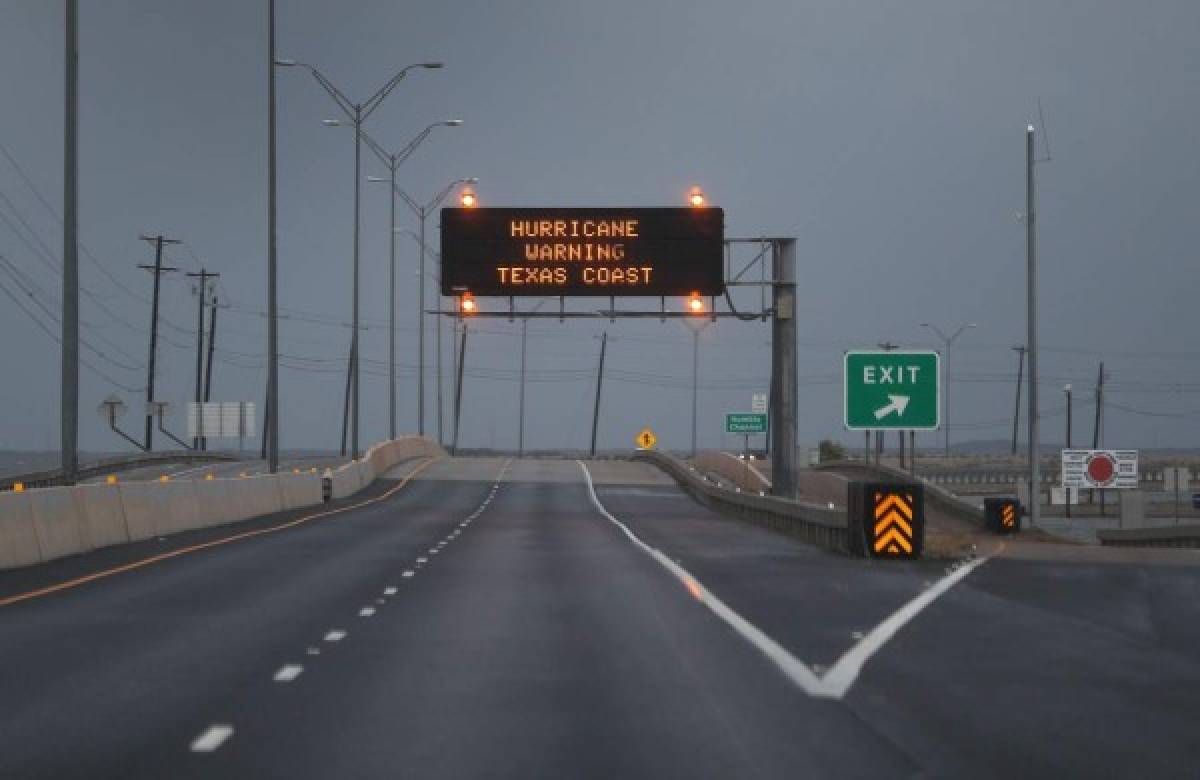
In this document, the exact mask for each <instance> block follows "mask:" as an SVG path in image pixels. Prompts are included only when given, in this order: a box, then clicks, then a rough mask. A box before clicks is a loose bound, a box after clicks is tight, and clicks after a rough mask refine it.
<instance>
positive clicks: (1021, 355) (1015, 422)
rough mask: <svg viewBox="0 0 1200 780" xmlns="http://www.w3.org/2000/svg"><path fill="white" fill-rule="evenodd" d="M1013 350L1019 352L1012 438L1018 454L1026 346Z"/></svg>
mask: <svg viewBox="0 0 1200 780" xmlns="http://www.w3.org/2000/svg"><path fill="white" fill-rule="evenodd" d="M1013 351H1014V352H1016V353H1017V405H1016V407H1015V408H1014V409H1013V438H1012V454H1013V457H1014V458H1015V457H1016V456H1017V429H1018V427H1019V426H1020V422H1021V375H1022V374H1023V373H1024V370H1025V346H1024V345H1020V346H1016V347H1013Z"/></svg>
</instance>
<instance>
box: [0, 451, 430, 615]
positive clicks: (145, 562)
mask: <svg viewBox="0 0 1200 780" xmlns="http://www.w3.org/2000/svg"><path fill="white" fill-rule="evenodd" d="M438 460H440V457H435V458H429V459H428V460H426V461H425V462H424V463H422V464H420V465H419V466H417V467H416V468H415V469H413V470H412V471H410V472H409V473H408V475H407V476H405V477H404V479H402V480H400V483H399V484H398V485H396V486H395V487H393V488H391V489H390V490H388V491H387V492H386V493H384V494H383V495H381V496H376V497H375V498H369V499H367V500H366V501H360V502H359V503H357V504H351V505H350V506H344V507H341V508H339V509H330V510H328V511H326V512H317V513H315V514H311V515H304V516H303V517H298V518H296V519H295V520H289V521H287V522H286V523H280V524H279V525H273V526H271V527H270V528H259V529H257V530H254V531H243V532H242V533H240V534H234V535H232V536H226V537H223V538H221V539H213V540H212V541H211V542H204V543H202V544H194V545H191V546H190V547H181V548H179V549H178V550H172V551H170V552H165V553H159V554H158V555H152V556H150V557H149V558H143V559H141V560H139V561H132V562H130V563H125V564H122V565H120V566H115V567H113V568H111V569H104V570H103V571H98V572H93V573H92V574H88V575H86V576H83V577H77V578H75V579H73V580H66V581H65V582H59V583H57V584H54V585H47V586H46V587H44V588H38V589H37V590H31V591H28V592H26V593H18V594H17V595H15V596H7V597H5V598H2V599H0V607H7V606H10V605H12V604H17V603H19V602H22V601H29V600H31V599H36V598H41V597H42V596H48V595H50V594H51V593H57V592H58V591H60V590H68V589H70V588H77V587H79V586H80V585H86V584H87V583H89V582H92V581H94V580H100V579H104V578H105V577H111V576H113V575H114V574H122V573H124V572H127V571H133V570H134V569H140V568H142V567H143V566H149V565H151V564H154V563H158V562H160V561H165V560H169V559H171V558H177V557H179V556H181V555H187V554H189V553H194V552H200V551H201V550H207V549H209V548H210V547H219V546H221V545H223V544H229V543H230V542H237V541H241V540H242V539H250V538H252V537H255V536H262V535H264V534H273V533H275V532H276V531H283V530H285V529H288V528H294V527H296V526H298V525H301V524H302V523H307V522H308V521H309V520H319V519H320V518H322V517H330V516H332V515H338V514H341V513H342V512H349V511H350V510H352V509H361V508H362V507H364V506H370V505H371V504H376V503H379V502H380V501H384V500H387V499H389V498H391V497H392V496H394V495H395V494H396V493H397V492H398V491H400V490H402V489H403V488H404V487H405V486H406V485H408V483H409V482H411V481H412V479H413V477H415V476H417V475H418V474H420V473H421V472H422V471H424V470H425V469H426V468H428V467H429V466H431V465H433V464H434V463H435V462H436V461H438ZM247 519H249V518H247Z"/></svg>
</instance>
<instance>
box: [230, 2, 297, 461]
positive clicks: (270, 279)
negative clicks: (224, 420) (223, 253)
mask: <svg viewBox="0 0 1200 780" xmlns="http://www.w3.org/2000/svg"><path fill="white" fill-rule="evenodd" d="M267 17H268V20H267V30H268V31H267V404H266V406H267V408H266V409H264V410H263V415H264V418H265V421H266V423H267V430H266V436H264V437H263V446H264V448H265V449H266V451H267V471H268V472H269V473H271V474H274V473H276V472H277V471H279V418H280V417H281V416H282V415H280V413H279V317H278V315H279V310H278V297H277V296H278V294H277V287H278V286H277V284H276V280H277V272H278V269H277V255H276V245H275V172H276V168H275V0H267ZM213 316H214V317H215V316H216V309H214V310H213Z"/></svg>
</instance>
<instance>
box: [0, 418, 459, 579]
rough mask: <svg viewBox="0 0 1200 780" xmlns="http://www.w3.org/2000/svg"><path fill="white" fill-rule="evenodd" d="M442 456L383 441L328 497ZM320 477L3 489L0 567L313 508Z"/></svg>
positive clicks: (336, 479)
mask: <svg viewBox="0 0 1200 780" xmlns="http://www.w3.org/2000/svg"><path fill="white" fill-rule="evenodd" d="M444 454H445V452H444V451H443V450H442V448H441V447H439V446H438V444H437V443H436V442H433V441H430V440H428V439H425V438H423V437H419V436H406V437H402V438H399V439H394V440H391V441H385V442H381V443H379V444H376V445H375V446H374V447H372V448H371V449H369V450H368V451H367V453H366V455H365V456H364V457H363V458H361V459H360V460H357V461H354V462H351V463H347V464H345V465H343V466H341V467H339V468H338V469H337V470H336V471H334V472H333V473H332V475H331V477H330V480H331V482H332V487H333V498H344V497H346V496H350V495H353V494H354V493H357V492H358V491H360V490H362V489H363V488H365V487H367V486H369V485H370V484H371V483H372V482H374V481H375V479H376V478H377V477H379V476H380V475H382V474H384V473H386V472H387V471H388V470H389V469H391V468H392V467H394V466H396V465H397V464H399V463H400V462H402V461H405V460H409V459H412V458H417V457H427V456H437V455H444ZM322 481H323V475H321V474H314V473H302V474H272V475H266V476H259V477H244V478H237V479H188V480H183V479H180V480H169V481H165V482H126V483H121V484H111V485H77V486H74V487H49V488H35V489H31V490H24V491H21V492H15V491H8V492H4V493H0V569H9V568H14V567H18V566H29V565H32V564H36V563H42V562H45V561H50V560H54V559H55V558H61V557H63V556H66V555H75V554H78V553H83V552H88V551H90V550H94V549H97V548H100V547H107V546H109V545H113V544H123V543H127V542H136V541H141V540H143V539H149V538H152V537H158V536H167V535H170V534H174V533H179V532H181V531H191V530H196V529H198V528H211V527H213V526H218V525H223V524H227V523H234V522H238V521H240V520H248V519H250V518H253V517H260V516H262V515H269V514H274V513H276V512H283V511H287V510H292V509H300V508H303V507H309V506H316V505H319V504H321V503H323V501H324V496H323V485H322Z"/></svg>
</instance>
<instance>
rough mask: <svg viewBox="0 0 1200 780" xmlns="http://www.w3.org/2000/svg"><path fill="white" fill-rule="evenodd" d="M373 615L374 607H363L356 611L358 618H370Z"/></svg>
mask: <svg viewBox="0 0 1200 780" xmlns="http://www.w3.org/2000/svg"><path fill="white" fill-rule="evenodd" d="M374 614H375V607H363V608H362V609H360V610H359V611H358V616H359V617H371V615H374Z"/></svg>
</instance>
